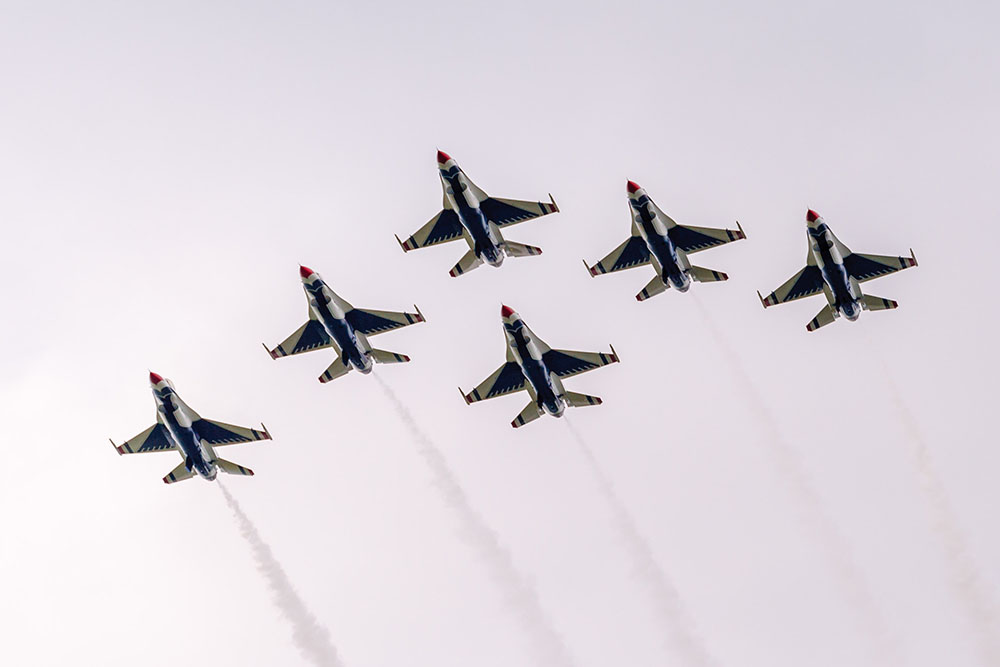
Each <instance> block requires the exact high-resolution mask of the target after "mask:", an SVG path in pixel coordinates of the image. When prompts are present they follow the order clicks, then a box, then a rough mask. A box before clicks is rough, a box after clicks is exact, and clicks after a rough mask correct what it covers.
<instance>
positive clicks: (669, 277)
mask: <svg viewBox="0 0 1000 667" xmlns="http://www.w3.org/2000/svg"><path fill="white" fill-rule="evenodd" d="M628 193H629V198H628V203H629V206H630V207H631V209H632V223H633V225H635V227H636V229H637V230H638V232H639V235H640V236H642V240H643V241H645V242H646V248H647V249H648V250H649V254H650V259H651V262H652V264H653V267H654V268H655V269H656V274H657V275H658V276H659V277H660V279H661V280H662V281H663V284H664V285H667V286H669V287H673V288H674V289H676V290H677V291H679V292H686V291H688V289H690V288H691V276H690V274H689V271H690V269H691V263H690V262H689V261H688V259H687V255H686V254H685V253H684V252H683V251H681V250H679V249H678V248H677V246H676V245H675V244H674V242H673V241H672V240H671V239H670V235H669V226H670V225H672V224H674V223H673V221H672V220H670V219H669V218H668V219H666V220H664V216H663V214H662V213H661V212H660V211H659V209H658V208H657V206H656V204H654V203H653V200H652V199H650V197H649V195H647V194H646V191H645V190H644V189H643V188H641V187H639V186H638V185H636V184H635V183H633V182H632V181H629V182H628Z"/></svg>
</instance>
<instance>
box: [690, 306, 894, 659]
mask: <svg viewBox="0 0 1000 667" xmlns="http://www.w3.org/2000/svg"><path fill="white" fill-rule="evenodd" d="M694 297H695V298H694V299H692V300H693V301H694V302H695V304H696V305H697V307H698V310H699V311H700V312H701V315H702V319H703V320H704V321H705V324H706V325H707V326H708V329H709V331H711V333H712V336H713V337H714V338H715V341H716V344H717V345H718V346H719V349H720V350H722V352H723V354H724V355H725V357H726V359H727V361H728V364H729V367H730V369H732V371H733V375H734V376H735V377H736V379H737V380H738V381H739V383H740V385H742V388H743V392H742V393H743V394H744V395H745V396H746V397H747V398H749V399H750V401H751V402H752V404H753V405H752V406H751V407H752V408H753V411H754V412H755V413H756V414H757V415H758V416H759V417H760V423H761V424H762V425H763V426H764V431H765V433H764V436H765V437H764V438H763V440H762V442H763V443H764V448H765V450H766V452H767V454H768V455H769V456H770V459H771V462H772V463H773V464H774V466H775V467H776V468H777V469H778V470H779V471H780V472H781V475H782V477H783V479H784V480H785V482H786V483H787V484H788V488H789V491H790V492H791V493H792V494H793V495H794V496H795V498H796V503H797V505H798V506H799V507H800V508H802V510H803V511H804V512H805V514H806V516H807V517H808V518H809V519H810V521H809V522H808V524H807V525H808V526H810V527H812V528H813V529H814V531H815V533H816V537H818V538H819V540H820V542H821V544H822V545H823V551H824V552H825V553H827V554H829V556H830V564H831V565H832V567H833V572H834V574H835V576H836V577H837V583H838V584H839V586H838V588H840V589H841V590H842V591H843V593H844V595H845V596H846V597H847V600H848V602H849V603H850V605H851V607H852V609H853V611H854V614H853V615H852V618H854V619H855V621H856V622H857V623H856V624H857V626H858V629H859V631H860V632H861V635H862V636H863V637H866V638H868V640H869V642H870V643H871V648H872V650H873V651H874V652H875V653H876V658H877V660H878V663H877V664H881V665H885V664H901V660H900V658H899V650H898V648H897V645H896V642H895V641H893V639H892V638H891V637H890V635H889V630H888V627H887V625H886V623H885V620H884V619H883V617H882V614H881V613H880V612H879V609H878V606H877V605H876V603H875V600H874V598H873V596H872V593H871V590H870V589H869V588H868V584H867V582H865V580H864V577H863V575H862V574H861V571H860V569H859V567H858V565H857V563H856V562H855V560H854V555H853V554H852V553H851V549H850V546H849V545H848V542H847V539H846V538H845V537H844V536H843V534H842V533H841V532H840V529H839V528H838V527H837V524H836V523H835V522H834V521H833V519H831V518H830V515H829V514H828V513H827V510H826V507H825V506H824V505H823V501H822V500H821V499H820V497H819V495H818V494H817V493H816V491H815V489H814V488H813V487H812V483H811V482H810V480H809V476H808V474H807V473H806V471H805V470H804V469H803V467H802V463H801V461H800V460H799V458H798V456H797V455H796V454H795V451H794V450H793V449H792V448H791V447H790V446H789V445H788V443H786V442H785V439H784V437H783V436H782V434H781V429H780V428H779V427H778V423H777V421H776V420H775V418H774V415H773V414H771V411H770V409H769V408H768V406H767V403H766V402H765V401H764V400H763V398H762V397H761V394H760V390H759V389H758V388H757V386H756V385H755V384H754V382H753V380H752V379H751V378H750V376H749V375H748V374H747V372H746V369H745V368H744V367H743V364H742V362H741V361H740V358H739V356H738V355H737V354H736V352H735V351H734V350H733V349H732V346H730V344H729V341H728V340H727V339H726V338H725V336H724V335H723V334H722V332H721V331H720V330H719V328H718V326H717V325H716V324H715V320H714V319H713V318H712V314H711V313H710V312H709V311H708V309H707V308H706V307H705V306H704V304H702V303H701V301H700V300H699V299H698V297H697V295H694Z"/></svg>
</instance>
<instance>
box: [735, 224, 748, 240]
mask: <svg viewBox="0 0 1000 667" xmlns="http://www.w3.org/2000/svg"><path fill="white" fill-rule="evenodd" d="M736 229H738V230H740V238H743V239H745V238H746V237H747V233H746V232H745V231H743V225H741V224H740V221H739V220H737V221H736Z"/></svg>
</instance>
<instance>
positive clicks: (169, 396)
mask: <svg viewBox="0 0 1000 667" xmlns="http://www.w3.org/2000/svg"><path fill="white" fill-rule="evenodd" d="M437 166H438V176H439V177H440V179H441V188H442V190H443V193H444V203H443V208H442V210H441V211H440V212H439V213H438V214H437V215H435V216H434V217H433V218H431V219H430V221H428V222H427V223H426V224H425V225H424V226H423V227H421V228H420V229H418V230H417V231H416V232H414V233H413V234H412V235H411V236H409V237H408V238H407V239H406V240H405V241H402V240H400V239H399V237H398V236H397V237H396V240H397V241H398V242H399V245H400V246H401V247H402V249H403V251H404V252H409V251H411V250H416V249H417V248H426V247H428V246H432V245H437V244H439V243H446V242H448V241H455V240H458V239H460V238H461V239H464V240H465V242H466V244H467V245H468V247H469V249H468V251H467V252H466V253H465V254H464V255H463V256H462V258H461V259H460V260H459V261H458V263H457V264H456V265H455V266H454V267H453V268H452V269H451V271H450V272H449V274H450V275H451V276H452V277H458V276H461V275H463V274H465V273H468V272H469V271H472V270H473V269H475V268H478V267H479V266H481V265H483V264H489V265H490V266H493V267H499V266H500V265H501V264H503V261H504V259H505V258H506V257H529V256H534V255H540V254H541V253H542V249H541V248H538V247H535V246H531V245H526V244H522V243H515V242H514V241H508V240H507V239H505V238H504V236H503V233H502V231H501V230H502V229H504V228H506V227H509V226H511V225H514V224H517V223H519V222H524V221H526V220H532V219H535V218H539V217H542V216H545V215H549V214H551V213H558V212H559V207H558V206H556V203H555V200H554V199H553V198H552V196H551V195H549V202H548V203H546V202H541V201H523V200H518V199H500V198H498V197H491V196H489V195H487V194H486V193H485V192H484V191H483V190H481V189H480V188H479V187H478V186H476V184H475V183H473V182H472V180H471V179H470V178H469V177H468V176H467V175H466V173H465V172H464V171H462V169H461V168H460V167H459V166H458V163H457V162H455V160H454V159H453V158H452V157H451V156H450V155H448V154H447V153H444V152H442V151H438V153H437ZM626 189H627V192H628V205H629V213H630V214H631V218H632V221H631V234H630V236H629V238H628V239H627V240H626V241H625V242H623V243H622V244H621V245H619V246H618V247H617V248H615V249H614V250H612V251H611V252H610V253H609V254H608V255H607V256H606V257H604V258H603V259H602V260H600V261H599V262H597V263H596V264H594V265H593V266H590V265H587V263H586V262H584V265H585V266H587V270H588V271H589V273H590V275H591V276H598V275H603V274H606V273H614V272H617V271H623V270H625V269H632V268H635V267H639V266H646V265H650V266H652V267H653V270H654V272H655V275H654V276H653V278H652V280H650V281H649V283H648V284H647V285H646V286H645V287H644V288H643V289H642V291H640V292H639V293H638V294H636V297H635V298H636V299H637V300H638V301H645V300H646V299H649V298H651V297H653V296H656V295H657V294H661V293H663V292H665V291H667V290H668V289H671V288H673V289H675V290H677V291H678V292H687V291H688V290H689V289H690V288H691V284H692V283H695V282H698V283H707V282H721V281H725V280H728V279H729V276H728V275H726V274H725V273H722V272H721V271H716V270H714V269H708V268H704V267H701V266H695V265H693V264H692V263H691V261H690V259H689V257H690V255H693V254H695V253H698V252H701V251H703V250H707V249H709V248H714V247H717V246H720V245H724V244H726V243H731V242H733V241H739V240H741V239H745V238H746V234H745V233H744V232H743V228H742V227H741V226H740V224H739V223H738V222H737V223H736V229H724V228H721V229H717V228H711V227H693V226H688V225H680V224H678V223H677V222H675V221H674V220H673V218H671V217H670V216H668V215H667V214H666V213H664V212H663V210H662V209H660V207H659V206H657V204H656V203H655V202H654V201H653V199H652V198H651V197H650V196H649V195H648V194H647V193H646V191H645V190H644V189H643V188H641V187H640V186H639V185H638V184H636V183H635V182H633V181H628V184H627V186H626ZM806 238H807V240H808V243H809V248H808V254H807V256H806V266H805V268H803V269H802V270H801V271H799V272H798V273H796V274H795V275H794V276H792V277H791V278H789V279H788V280H787V281H786V282H785V283H784V284H782V285H781V286H780V287H778V288H777V289H776V290H774V291H773V292H771V293H770V294H769V295H768V296H767V297H764V296H762V295H761V294H760V292H758V293H757V295H758V297H759V298H760V301H761V303H762V304H763V306H764V307H765V308H768V307H770V306H774V305H777V304H779V303H787V302H789V301H794V300H796V299H801V298H804V297H807V296H812V295H816V294H819V293H821V292H822V293H823V294H824V295H825V296H826V299H827V305H826V306H824V308H823V309H822V310H821V311H820V312H819V314H817V315H816V317H814V318H813V319H812V320H811V321H810V322H809V323H808V325H806V330H807V331H815V330H816V329H819V328H820V327H823V326H826V325H827V324H830V323H832V322H833V321H835V320H836V319H838V318H840V317H841V316H843V317H844V318H846V319H847V320H848V321H852V322H853V321H854V320H857V319H858V317H859V316H860V315H861V312H862V311H864V310H871V311H876V310H890V309H893V308H896V307H897V306H898V304H897V303H896V302H895V301H893V300H891V299H885V298H883V297H878V296H872V295H869V294H864V293H863V292H862V291H861V283H863V282H866V281H869V280H872V279H874V278H879V277H881V276H884V275H887V274H890V273H894V272H896V271H901V270H903V269H907V268H909V267H911V266H916V265H917V260H916V257H915V256H914V254H913V251H912V250H911V251H910V256H909V257H901V256H899V257H897V256H886V255H863V254H860V253H854V252H851V250H850V249H849V248H848V247H847V246H845V245H844V244H843V243H841V242H840V240H839V239H838V238H837V237H836V236H835V235H834V233H833V231H832V230H831V229H830V227H829V226H828V225H827V224H826V222H825V221H824V220H823V218H822V217H820V215H819V214H818V213H816V212H815V211H813V210H811V209H810V210H809V211H808V212H807V214H806ZM299 277H300V278H301V281H302V287H303V290H304V291H305V296H306V301H307V305H308V315H309V319H308V320H307V321H306V323H305V324H303V325H302V326H301V327H299V328H298V329H297V330H296V331H295V332H294V333H293V334H292V335H290V336H289V337H288V338H286V339H285V340H284V341H282V342H281V343H280V344H278V346H277V347H274V348H268V347H267V346H266V345H265V346H264V347H265V349H267V351H268V354H270V356H271V358H272V359H279V358H282V357H287V356H291V355H296V354H302V353H304V352H311V351H313V350H322V349H325V348H331V349H332V350H333V351H334V352H335V353H336V355H337V356H336V358H335V359H334V360H333V362H332V363H331V364H330V365H329V366H328V367H327V369H326V370H325V371H324V372H323V373H322V375H320V376H319V381H320V382H323V383H326V382H330V381H331V380H334V379H336V378H339V377H342V376H344V375H346V374H347V373H349V372H350V371H351V370H352V369H353V370H357V371H359V372H360V373H363V374H368V373H370V372H371V371H372V368H373V366H374V364H396V363H404V362H408V361H409V360H410V358H409V357H408V356H406V355H404V354H400V353H398V352H389V351H386V350H380V349H376V348H373V347H372V346H371V344H370V343H369V339H370V338H371V337H372V336H375V335H378V334H381V333H385V332H387V331H392V330H394V329H400V328H402V327H407V326H410V325H411V324H417V323H420V322H424V321H425V320H424V316H423V314H422V313H421V312H420V309H419V308H417V307H416V306H414V310H415V311H416V312H414V313H407V312H396V311H383V310H368V309H362V308H355V307H354V306H352V305H351V304H350V303H348V302H347V301H345V300H344V299H343V298H341V297H340V296H338V295H337V294H336V293H335V292H334V291H333V289H331V288H330V286H329V285H328V284H327V283H326V282H325V281H324V280H323V278H322V277H321V276H320V275H319V274H318V273H316V272H315V271H313V270H312V269H310V268H307V267H305V266H300V267H299ZM500 316H501V319H502V322H503V333H504V339H505V342H506V347H507V351H506V360H505V362H504V364H503V365H502V366H500V368H498V369H497V370H496V371H495V372H494V373H493V374H492V375H490V376H489V377H488V378H486V379H485V380H484V381H483V382H481V383H480V384H478V385H477V386H476V387H475V388H474V389H473V390H472V391H471V392H469V393H465V392H464V391H461V388H459V391H460V392H461V393H462V398H463V399H464V400H465V402H466V404H470V405H471V404H472V403H475V402H478V401H482V400H486V399H488V398H495V397H497V396H503V395H506V394H511V393H515V392H520V391H527V392H528V395H529V396H530V399H531V400H530V402H529V403H528V405H527V406H526V407H525V408H524V409H523V410H522V411H521V412H520V413H519V414H518V415H517V417H515V418H514V420H513V421H512V422H511V426H513V427H514V428H519V427H521V426H524V425H525V424H527V423H528V422H531V421H534V420H536V419H538V418H539V417H541V416H543V415H546V414H547V415H551V416H553V417H561V416H562V415H563V414H564V413H565V411H566V408H567V407H585V406H590V405H600V404H601V402H602V401H601V399H600V398H598V397H596V396H588V395H587V394H579V393H575V392H572V391H567V390H566V389H565V387H564V386H563V380H565V379H566V378H569V377H572V376H574V375H579V374H581V373H586V372H587V371H591V370H594V369H596V368H600V367H601V366H606V365H608V364H612V363H617V362H618V355H617V353H616V352H615V350H614V348H613V347H612V348H611V350H610V352H608V353H603V352H576V351H572V350H559V349H553V348H551V347H549V346H548V345H547V344H546V343H545V342H544V341H543V340H542V339H541V338H539V337H538V335H537V334H535V333H534V332H533V331H532V330H531V329H530V328H529V327H528V325H527V324H526V323H525V322H524V320H523V319H521V316H520V315H518V314H517V313H516V312H515V311H514V310H513V309H511V308H509V307H507V306H502V307H501V310H500ZM149 382H150V385H151V386H152V390H153V398H154V400H155V401H156V423H155V424H153V426H150V427H149V428H148V429H146V430H145V431H143V432H142V433H140V434H139V435H137V436H135V437H133V438H130V439H129V440H126V441H125V442H124V443H122V444H121V445H114V441H112V444H113V445H114V446H115V449H116V450H117V451H118V453H119V454H137V453H144V452H162V451H176V452H178V453H180V455H181V456H182V457H183V459H184V460H183V461H182V462H181V464H180V465H178V466H177V467H176V468H174V470H172V471H171V472H170V473H169V474H168V475H167V476H166V477H164V478H163V481H164V482H165V483H167V484H172V483H174V482H179V481H182V480H185V479H190V478H192V477H194V476H199V477H202V478H204V479H207V480H214V479H215V477H216V475H217V474H218V471H220V470H221V471H222V472H225V473H228V474H232V475H253V471H251V470H250V469H248V468H244V467H243V466H240V465H238V464H235V463H232V462H229V461H225V460H223V459H220V458H218V456H217V455H216V452H215V450H216V448H218V447H221V446H224V445H232V444H237V443H242V442H252V441H255V440H270V439H271V435H270V433H268V432H267V429H266V428H264V426H263V425H261V429H262V430H260V431H258V430H255V429H252V428H245V427H242V426H233V425H231V424H224V423H222V422H216V421H211V420H208V419H202V418H201V417H200V416H199V415H198V413H196V412H195V411H194V410H192V409H191V408H190V407H189V406H188V405H187V404H186V403H184V401H182V400H181V398H180V396H178V394H177V392H176V390H175V389H174V386H173V384H172V383H171V382H170V381H169V380H165V379H164V378H163V377H161V376H159V375H157V374H156V373H152V372H151V373H150V374H149Z"/></svg>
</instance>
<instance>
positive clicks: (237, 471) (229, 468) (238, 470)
mask: <svg viewBox="0 0 1000 667" xmlns="http://www.w3.org/2000/svg"><path fill="white" fill-rule="evenodd" d="M215 465H217V466H219V470H221V471H222V472H224V473H227V474H229V475H246V476H248V477H253V470H250V468H244V467H243V466H241V465H240V464H238V463H233V462H232V461H227V460H225V459H215Z"/></svg>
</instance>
